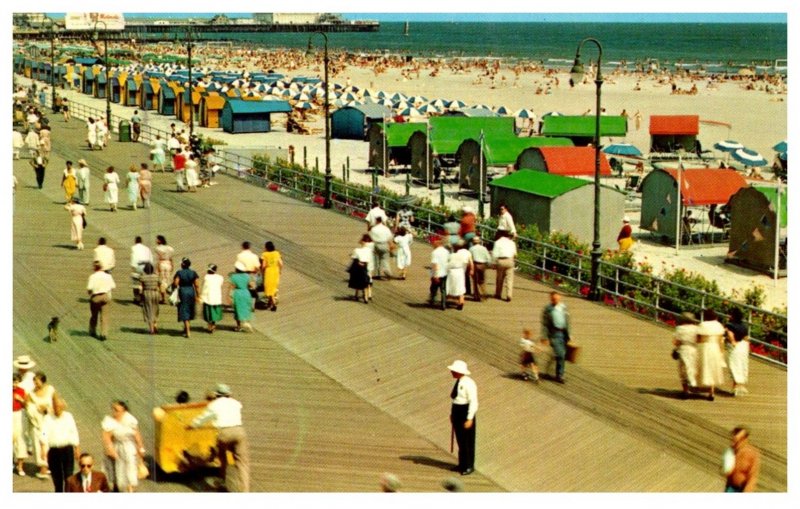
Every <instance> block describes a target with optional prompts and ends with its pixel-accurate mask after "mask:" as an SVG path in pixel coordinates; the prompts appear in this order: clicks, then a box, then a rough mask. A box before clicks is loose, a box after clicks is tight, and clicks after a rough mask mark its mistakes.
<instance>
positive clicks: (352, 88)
mask: <svg viewBox="0 0 800 509" xmlns="http://www.w3.org/2000/svg"><path fill="white" fill-rule="evenodd" d="M360 90H361V89H360V88H358V87H357V86H355V85H349V86H347V87H344V91H345V92H352V93H354V94H357V93H358V92H359V91H360Z"/></svg>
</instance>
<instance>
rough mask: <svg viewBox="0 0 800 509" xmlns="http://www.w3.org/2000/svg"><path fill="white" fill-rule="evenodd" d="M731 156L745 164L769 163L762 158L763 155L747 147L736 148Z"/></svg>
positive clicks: (758, 164) (762, 164)
mask: <svg viewBox="0 0 800 509" xmlns="http://www.w3.org/2000/svg"><path fill="white" fill-rule="evenodd" d="M733 158H734V159H736V160H737V161H739V162H740V163H742V164H743V165H745V166H766V165H768V164H769V162H767V160H766V159H764V156H762V155H761V154H759V153H758V152H756V151H755V150H750V149H749V148H740V149H737V150H736V151H734V153H733Z"/></svg>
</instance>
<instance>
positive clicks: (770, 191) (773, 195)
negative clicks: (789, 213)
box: [753, 186, 789, 228]
mask: <svg viewBox="0 0 800 509" xmlns="http://www.w3.org/2000/svg"><path fill="white" fill-rule="evenodd" d="M753 187H754V188H755V189H757V190H758V191H760V192H761V194H763V195H764V196H766V197H767V199H768V200H769V202H770V203H771V204H772V207H773V208H774V207H775V206H777V205H778V203H777V202H778V190H777V189H776V188H774V187H762V186H753ZM788 201H789V197H788V193H787V192H786V189H784V190H783V192H782V193H781V228H786V203H787V202H788Z"/></svg>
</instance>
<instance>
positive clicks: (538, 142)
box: [475, 134, 573, 166]
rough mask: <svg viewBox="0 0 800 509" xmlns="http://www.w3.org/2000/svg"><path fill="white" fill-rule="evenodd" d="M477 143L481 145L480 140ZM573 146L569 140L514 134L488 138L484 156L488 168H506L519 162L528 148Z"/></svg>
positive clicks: (484, 147) (485, 143)
mask: <svg viewBox="0 0 800 509" xmlns="http://www.w3.org/2000/svg"><path fill="white" fill-rule="evenodd" d="M475 141H476V143H480V142H479V141H478V140H475ZM571 146H573V143H572V140H570V139H569V138H555V137H545V136H537V137H532V138H518V137H517V136H514V135H513V134H512V135H511V136H503V137H489V136H487V137H486V138H485V142H484V145H483V154H484V156H485V157H486V165H487V166H506V165H509V164H514V163H515V162H517V158H518V157H519V155H520V154H521V153H522V152H523V151H524V150H525V149H527V148H531V147H571Z"/></svg>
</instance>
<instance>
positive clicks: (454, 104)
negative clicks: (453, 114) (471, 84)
mask: <svg viewBox="0 0 800 509" xmlns="http://www.w3.org/2000/svg"><path fill="white" fill-rule="evenodd" d="M466 105H467V103H465V102H464V101H459V100H458V99H455V100H453V101H450V103H449V104H448V105H447V107H448V108H450V109H451V110H460V109H461V108H464V107H465V106H466Z"/></svg>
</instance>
